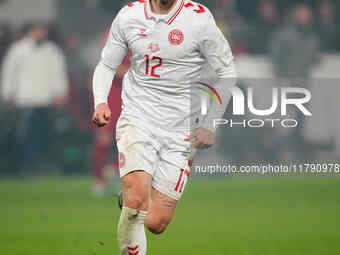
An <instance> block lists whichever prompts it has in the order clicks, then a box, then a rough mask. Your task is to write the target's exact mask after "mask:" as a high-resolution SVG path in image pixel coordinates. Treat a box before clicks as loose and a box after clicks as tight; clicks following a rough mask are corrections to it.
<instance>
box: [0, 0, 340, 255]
mask: <svg viewBox="0 0 340 255" xmlns="http://www.w3.org/2000/svg"><path fill="white" fill-rule="evenodd" d="M128 2H129V1H119V0H72V1H70V0H0V70H1V71H0V123H1V126H0V223H1V224H0V225H1V230H0V253H1V254H8V255H16V254H18V255H19V254H24V255H27V254H32V255H33V254H34V255H37V254H52V255H56V254H90V255H95V254H113V253H112V251H114V252H116V254H118V253H117V252H118V250H117V247H116V243H115V242H113V238H112V229H114V228H115V227H114V224H115V222H116V221H117V219H118V216H119V210H117V209H113V206H112V201H111V200H112V197H111V195H112V193H113V192H116V191H118V190H119V184H118V178H117V169H118V165H119V159H118V157H117V150H116V148H115V145H114V144H113V141H114V135H113V134H114V126H115V121H116V120H117V118H118V116H119V114H120V103H121V102H120V92H121V81H122V77H123V75H124V73H125V72H126V71H127V69H128V68H129V65H130V62H129V56H126V58H125V59H124V61H123V63H122V65H121V66H120V68H119V71H118V72H117V75H116V77H115V80H114V81H113V87H112V91H111V94H110V100H109V101H110V107H111V108H112V112H113V115H114V118H113V119H114V120H113V122H112V124H111V125H110V126H109V127H107V128H105V129H98V128H96V127H94V126H93V125H92V123H91V115H92V112H93V105H92V94H91V80H92V73H93V70H94V67H95V65H96V64H97V63H98V60H99V55H100V51H101V49H102V47H103V45H104V42H105V38H106V33H107V30H108V28H109V27H110V25H111V22H112V20H113V18H114V16H115V14H116V13H117V12H118V11H119V9H120V8H121V7H122V6H124V5H125V4H127V3H128ZM198 2H200V3H203V4H204V5H206V6H207V7H209V9H210V10H211V11H212V13H213V14H214V16H215V18H216V21H217V23H218V26H219V27H220V28H221V30H222V31H223V33H224V34H225V36H226V37H227V38H228V40H229V41H230V43H231V45H232V49H233V52H234V55H235V61H236V65H237V71H238V73H239V77H240V80H239V86H240V87H241V88H242V89H246V88H247V87H250V86H253V85H254V84H255V85H256V84H257V85H258V84H262V83H265V84H268V83H271V84H273V83H275V80H276V79H277V78H284V79H286V80H289V81H290V82H287V83H286V84H288V86H293V84H296V86H298V87H305V88H307V89H309V90H310V91H311V92H312V95H313V100H312V102H311V104H310V105H308V107H309V108H310V109H312V112H313V118H310V119H308V120H306V119H304V117H303V116H300V115H299V114H298V113H297V112H292V113H290V116H293V117H294V118H295V119H298V120H299V122H300V124H301V125H299V128H295V129H282V128H275V129H272V128H260V129H254V128H229V129H225V128H223V130H220V131H219V132H218V134H217V137H218V139H217V140H218V144H217V146H216V147H215V148H216V149H215V151H214V152H213V153H214V154H213V155H214V156H216V157H217V158H213V159H214V160H215V159H217V160H226V161H228V162H233V163H235V162H236V163H237V162H242V163H245V162H271V163H275V162H276V163H277V162H290V161H298V162H301V163H304V162H323V161H326V160H328V161H332V162H333V163H335V162H339V159H340V122H339V121H338V120H339V114H338V109H339V107H340V103H339V102H340V100H339V95H340V89H339V88H338V87H339V85H340V83H339V81H340V80H339V78H340V72H339V68H340V15H339V14H340V1H337V0H334V1H332V0H309V1H308V0H306V1H298V0H252V1H249V0H210V1H207V0H201V1H198ZM296 80H298V81H299V82H296ZM291 81H295V82H291ZM266 95H268V94H265V93H264V94H258V95H257V97H256V101H257V102H260V105H261V103H262V105H263V104H264V103H265V102H268V97H267V96H266ZM269 99H270V98H269ZM268 103H270V102H268ZM225 118H226V119H230V118H232V116H231V115H230V110H229V111H228V112H227V113H226V115H225ZM246 118H254V116H251V115H248V116H246ZM205 155H211V154H205ZM203 156H204V154H203ZM203 156H202V158H201V161H202V159H203V161H204V160H206V158H204V157H203ZM209 157H210V156H209ZM193 179H194V180H193V183H195V184H194V185H192V186H191V183H190V184H189V188H187V189H188V191H187V193H186V195H185V196H184V199H183V201H185V202H183V203H182V202H181V203H180V205H179V209H178V214H177V217H176V221H174V223H173V225H171V227H170V230H169V232H167V233H166V234H165V237H164V238H163V239H156V240H157V242H154V243H152V245H151V250H152V251H155V252H156V253H155V254H164V255H165V254H195V253H197V254H248V255H249V254H282V255H286V254H308V255H311V254H315V255H319V254H334V255H335V254H340V250H339V245H337V244H338V243H339V241H340V240H339V237H340V234H339V229H340V226H339V215H340V214H339V212H340V208H339V205H340V201H339V194H340V190H339V183H338V181H337V180H336V179H325V178H319V179H313V180H307V179H294V180H292V179H289V180H285V179H273V180H269V179H261V180H259V179H257V178H251V179H247V180H238V179H234V178H224V179H223V180H220V179H218V180H217V179H215V182H211V178H207V179H204V180H203V179H200V178H198V180H197V179H196V178H193ZM105 194H107V195H109V196H104V198H103V199H97V198H98V196H101V195H105ZM93 195H94V196H93ZM203 205H204V206H203ZM202 215H205V216H207V215H214V217H209V220H208V219H206V218H204V217H203V218H202ZM112 217H113V219H112ZM189 218H190V220H188V219H189ZM202 219H203V220H202ZM189 237H192V238H189ZM183 240H186V242H185V243H184V241H183ZM188 243H189V245H188ZM168 247H172V250H170V249H168Z"/></svg>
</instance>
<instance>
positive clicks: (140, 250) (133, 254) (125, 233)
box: [118, 207, 148, 255]
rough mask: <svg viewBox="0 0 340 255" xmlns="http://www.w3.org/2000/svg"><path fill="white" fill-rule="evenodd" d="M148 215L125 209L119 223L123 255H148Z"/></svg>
mask: <svg viewBox="0 0 340 255" xmlns="http://www.w3.org/2000/svg"><path fill="white" fill-rule="evenodd" d="M147 214H148V213H147V212H145V211H138V210H134V209H130V208H127V207H123V209H122V213H121V215H120V219H119V223H118V243H119V248H120V254H121V255H146V236H145V229H144V220H145V217H146V215H147Z"/></svg>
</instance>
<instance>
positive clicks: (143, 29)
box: [138, 28, 146, 36]
mask: <svg viewBox="0 0 340 255" xmlns="http://www.w3.org/2000/svg"><path fill="white" fill-rule="evenodd" d="M139 31H140V33H139V34H138V35H139V36H146V34H145V32H146V29H145V28H140V29H139Z"/></svg>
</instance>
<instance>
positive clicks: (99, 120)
mask: <svg viewBox="0 0 340 255" xmlns="http://www.w3.org/2000/svg"><path fill="white" fill-rule="evenodd" d="M110 120H111V110H110V107H109V106H108V105H107V104H106V103H101V104H99V105H98V106H97V108H96V110H95V112H94V114H93V118H92V121H93V123H94V124H96V125H97V126H98V127H104V126H105V125H107V124H109V122H110Z"/></svg>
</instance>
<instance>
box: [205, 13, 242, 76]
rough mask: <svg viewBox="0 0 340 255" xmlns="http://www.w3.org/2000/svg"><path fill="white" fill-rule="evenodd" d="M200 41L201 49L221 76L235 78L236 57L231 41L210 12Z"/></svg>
mask: <svg viewBox="0 0 340 255" xmlns="http://www.w3.org/2000/svg"><path fill="white" fill-rule="evenodd" d="M207 15H208V17H207V18H206V20H205V22H204V25H203V29H202V33H200V38H199V41H198V45H199V50H200V52H201V54H202V55H203V56H204V58H205V59H206V60H207V62H208V63H209V65H210V66H211V68H212V69H213V70H214V71H215V73H216V74H217V75H218V77H219V78H235V77H236V72H235V68H234V61H233V60H234V58H233V54H232V52H231V48H230V45H229V42H228V41H227V40H226V38H225V37H224V35H223V34H222V32H221V30H220V29H219V28H218V27H217V25H216V23H215V20H214V17H213V15H212V14H211V13H210V12H208V14H207Z"/></svg>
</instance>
